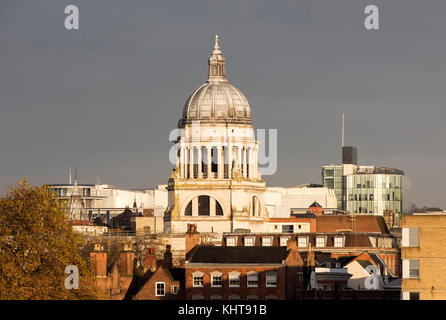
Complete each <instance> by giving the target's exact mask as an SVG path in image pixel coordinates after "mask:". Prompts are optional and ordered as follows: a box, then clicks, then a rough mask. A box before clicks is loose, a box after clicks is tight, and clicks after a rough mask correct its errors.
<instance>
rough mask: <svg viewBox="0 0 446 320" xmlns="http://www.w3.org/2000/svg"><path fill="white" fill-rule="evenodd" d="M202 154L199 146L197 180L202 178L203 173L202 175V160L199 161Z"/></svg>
mask: <svg viewBox="0 0 446 320" xmlns="http://www.w3.org/2000/svg"><path fill="white" fill-rule="evenodd" d="M202 152H203V150H202V149H201V146H199V147H198V179H202V178H203V173H202V162H203V161H202V160H201V156H202Z"/></svg>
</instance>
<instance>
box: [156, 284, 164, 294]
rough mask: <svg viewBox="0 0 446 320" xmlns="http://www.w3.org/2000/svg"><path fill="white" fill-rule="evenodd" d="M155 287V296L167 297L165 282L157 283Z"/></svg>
mask: <svg viewBox="0 0 446 320" xmlns="http://www.w3.org/2000/svg"><path fill="white" fill-rule="evenodd" d="M155 286H156V291H155V295H156V296H157V297H159V296H164V295H165V294H164V287H165V284H164V282H157V283H156V284H155Z"/></svg>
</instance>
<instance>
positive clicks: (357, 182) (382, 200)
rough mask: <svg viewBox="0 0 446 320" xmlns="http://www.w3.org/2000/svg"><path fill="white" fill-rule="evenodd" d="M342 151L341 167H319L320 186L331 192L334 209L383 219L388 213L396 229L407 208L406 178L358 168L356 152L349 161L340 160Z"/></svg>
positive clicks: (389, 171) (383, 170)
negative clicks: (389, 211)
mask: <svg viewBox="0 0 446 320" xmlns="http://www.w3.org/2000/svg"><path fill="white" fill-rule="evenodd" d="M344 148H350V150H347V151H351V149H355V148H353V147H344ZM344 151H345V150H343V164H342V165H327V166H323V167H322V184H323V185H324V187H328V188H330V189H334V191H335V194H336V198H337V203H338V209H339V210H344V211H348V212H349V213H355V214H374V215H384V212H385V211H386V210H391V211H392V212H393V213H394V214H395V221H394V223H395V225H398V224H399V219H400V215H401V214H402V213H406V212H407V211H408V210H409V207H410V201H409V194H410V189H411V185H410V178H409V177H407V176H405V175H404V172H403V171H401V170H398V169H394V168H386V167H382V168H379V167H375V166H358V165H357V164H356V150H354V157H353V158H352V157H350V156H347V157H344V155H345V154H346V152H344ZM347 154H348V152H347ZM345 159H348V160H345ZM351 159H353V160H351ZM344 162H347V163H344Z"/></svg>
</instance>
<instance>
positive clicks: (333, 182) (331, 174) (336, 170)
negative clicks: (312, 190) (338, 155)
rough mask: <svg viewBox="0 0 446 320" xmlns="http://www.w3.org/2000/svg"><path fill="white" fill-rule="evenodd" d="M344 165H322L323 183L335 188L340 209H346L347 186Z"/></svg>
mask: <svg viewBox="0 0 446 320" xmlns="http://www.w3.org/2000/svg"><path fill="white" fill-rule="evenodd" d="M344 180H345V179H344V174H343V168H342V165H341V166H339V165H330V166H323V167H322V185H323V186H324V187H327V188H329V189H334V192H335V195H336V199H337V202H338V206H337V207H338V209H339V210H344V207H345V206H344V201H345V199H344V198H345V190H344V189H345V188H344Z"/></svg>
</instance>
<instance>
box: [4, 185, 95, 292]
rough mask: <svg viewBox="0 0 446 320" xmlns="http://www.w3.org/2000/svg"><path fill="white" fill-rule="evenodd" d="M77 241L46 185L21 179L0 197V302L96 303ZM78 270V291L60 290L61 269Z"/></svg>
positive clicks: (62, 282) (89, 272) (91, 278)
mask: <svg viewBox="0 0 446 320" xmlns="http://www.w3.org/2000/svg"><path fill="white" fill-rule="evenodd" d="M80 250H81V238H80V236H79V235H78V234H76V233H75V232H74V231H73V229H72V227H71V225H70V224H69V223H68V222H67V219H66V215H65V210H64V208H63V207H62V206H61V205H60V204H59V203H58V202H57V200H55V199H54V195H53V194H52V193H51V192H50V189H49V187H48V185H44V186H30V185H29V184H28V183H27V181H26V179H23V180H22V181H19V182H18V184H17V186H16V187H14V186H11V187H9V188H8V190H7V191H6V194H5V195H4V196H0V299H40V300H42V299H99V298H103V297H102V296H101V294H100V293H99V292H100V291H99V290H98V288H97V286H96V279H95V275H94V273H93V271H92V270H91V269H90V268H89V266H88V260H86V259H85V258H83V257H82V256H81V254H80ZM69 265H74V266H76V267H77V268H78V270H79V287H78V289H67V288H66V287H65V279H66V277H67V276H68V274H65V268H66V267H67V266H69Z"/></svg>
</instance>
